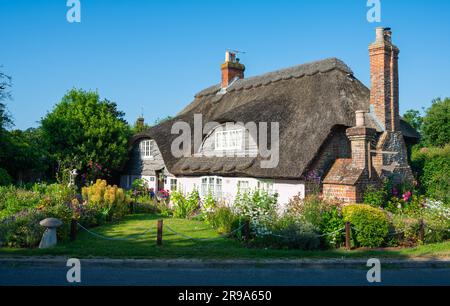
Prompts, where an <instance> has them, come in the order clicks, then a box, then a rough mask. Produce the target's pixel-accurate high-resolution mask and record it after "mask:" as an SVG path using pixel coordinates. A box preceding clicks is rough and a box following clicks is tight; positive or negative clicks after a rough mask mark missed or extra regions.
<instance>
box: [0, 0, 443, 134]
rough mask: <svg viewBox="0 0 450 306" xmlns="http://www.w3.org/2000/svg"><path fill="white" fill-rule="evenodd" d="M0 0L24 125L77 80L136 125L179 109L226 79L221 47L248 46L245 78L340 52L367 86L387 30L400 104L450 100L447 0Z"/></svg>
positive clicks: (0, 53)
mask: <svg viewBox="0 0 450 306" xmlns="http://www.w3.org/2000/svg"><path fill="white" fill-rule="evenodd" d="M366 2H367V0H340V1H333V0H307V1H306V0H305V1H294V0H290V1H289V0H278V1H275V0H273V1H269V0H240V1H237V0H226V1H225V0H221V1H218V0H217V1H216V0H208V1H206V0H184V1H181V0H178V1H174V0H163V1H151V0H148V1H144V0H142V1H138V0H127V1H125V0H124V1H117V0H115V1H114V0H81V6H82V7H81V14H82V16H81V23H72V24H71V23H68V22H67V20H66V12H67V10H68V8H67V7H66V0H41V1H38V0H35V1H31V0H29V1H26V0H0V37H1V40H0V44H1V45H0V65H2V66H3V68H2V69H3V71H4V72H5V73H7V74H9V75H11V76H12V77H13V83H14V86H13V88H12V94H13V98H14V99H13V100H12V101H9V102H8V108H9V111H10V113H11V114H12V115H13V118H14V121H15V124H16V126H15V127H16V128H20V129H25V128H28V127H32V126H34V127H35V126H37V125H38V121H39V120H40V118H42V117H43V116H45V114H46V113H47V111H49V110H51V109H52V108H53V106H54V105H55V103H57V102H58V101H60V99H61V97H62V96H63V95H64V94H65V93H66V92H67V90H69V89H71V88H73V87H77V88H83V89H91V90H97V91H98V92H99V93H100V95H101V97H103V98H108V99H109V100H112V101H115V102H117V104H118V105H119V108H120V109H121V110H123V111H125V112H126V119H127V120H128V121H129V122H134V121H135V119H136V117H138V116H139V115H140V113H141V108H142V107H143V108H144V116H145V118H146V120H147V121H148V122H150V123H152V122H153V121H154V120H155V119H157V118H158V117H165V116H167V115H175V114H176V113H177V112H178V111H180V110H181V109H182V108H183V107H184V106H185V105H187V104H188V103H190V102H191V101H192V99H193V96H194V94H195V93H196V92H198V91H199V90H201V89H203V88H205V87H207V86H210V85H213V84H216V83H218V82H219V81H220V64H221V63H222V62H223V60H224V52H225V49H227V48H231V49H238V50H244V51H246V54H243V55H241V56H240V57H241V61H242V62H243V63H244V64H245V65H246V66H247V71H246V76H253V75H258V74H261V73H264V72H269V71H272V70H276V69H280V68H284V67H289V66H293V65H297V64H301V63H305V62H310V61H314V60H319V59H323V58H327V57H338V58H340V59H342V60H344V61H345V62H346V63H347V64H348V65H349V66H350V67H351V68H352V69H353V71H354V72H355V75H356V77H357V78H359V79H360V80H361V81H362V82H363V83H365V84H366V85H369V59H368V51H367V47H368V45H369V43H370V42H372V41H373V40H374V36H375V33H374V31H375V30H374V29H375V27H377V26H390V27H392V29H393V39H394V42H395V43H396V44H397V45H398V46H399V48H400V50H401V53H400V98H401V100H400V104H401V112H404V111H405V110H407V109H410V108H416V109H420V108H422V107H423V106H429V105H430V101H431V100H432V99H433V98H435V97H445V96H450V77H449V71H450V1H448V0H442V1H440V0H434V1H425V0H413V1H409V0H381V4H382V22H381V23H369V22H368V21H367V19H366V13H367V10H368V8H367V7H366Z"/></svg>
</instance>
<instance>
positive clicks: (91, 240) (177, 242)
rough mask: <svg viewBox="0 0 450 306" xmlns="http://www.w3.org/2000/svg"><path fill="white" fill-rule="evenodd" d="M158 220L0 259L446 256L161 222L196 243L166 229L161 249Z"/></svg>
mask: <svg viewBox="0 0 450 306" xmlns="http://www.w3.org/2000/svg"><path fill="white" fill-rule="evenodd" d="M161 218H162V217H161V216H158V215H149V214H140V215H132V216H128V217H126V218H125V219H124V220H123V221H121V222H119V223H115V224H108V225H104V226H101V227H98V228H95V229H93V230H92V231H94V232H95V233H98V234H100V235H104V236H107V237H110V238H119V239H120V238H123V237H127V236H132V235H136V234H139V233H142V232H144V231H146V230H148V229H150V231H149V232H148V233H147V234H146V235H144V236H142V237H139V238H133V239H130V240H104V239H100V238H97V237H95V236H92V235H91V234H89V233H87V232H85V231H83V230H81V231H80V232H79V234H78V237H77V240H76V241H74V242H65V243H61V244H58V245H57V246H56V247H54V248H50V249H45V250H40V249H13V248H0V256H2V257H11V256H48V255H50V256H69V257H78V258H90V257H106V258H148V259H179V258H189V259H192V258H196V259H256V260H257V259H301V258H317V259H329V258H340V259H341V258H355V259H356V258H367V257H376V258H396V259H402V258H404V259H408V258H416V257H423V258H427V259H443V258H449V257H450V241H447V242H443V243H438V244H430V245H423V246H418V247H416V248H409V249H406V248H404V249H401V248H389V249H377V250H367V249H361V250H352V251H347V250H344V249H337V250H325V251H301V250H273V249H255V248H247V247H245V246H244V245H243V244H242V243H240V242H239V241H236V240H232V239H227V238H223V237H221V236H220V235H219V234H217V232H216V231H215V230H214V229H211V228H210V227H208V226H207V225H206V224H205V223H203V222H200V221H194V220H184V219H171V218H169V219H167V218H166V219H164V225H165V226H169V227H171V228H173V229H174V230H175V231H178V232H180V233H183V234H186V235H189V236H191V237H194V238H198V239H205V240H192V239H186V238H185V237H182V236H180V235H176V234H173V233H172V232H170V231H168V229H167V227H166V229H165V230H164V235H163V245H162V246H157V245H156V222H157V220H158V219H161Z"/></svg>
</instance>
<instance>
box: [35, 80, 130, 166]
mask: <svg viewBox="0 0 450 306" xmlns="http://www.w3.org/2000/svg"><path fill="white" fill-rule="evenodd" d="M123 117H124V113H123V112H121V111H119V110H118V109H117V105H116V103H114V102H111V101H108V100H100V97H99V95H98V93H97V92H92V91H83V90H77V89H73V90H71V91H69V92H68V93H67V94H66V95H65V96H64V97H63V98H62V100H61V102H60V103H59V104H57V105H56V106H55V108H54V109H53V111H52V112H50V113H48V114H47V115H46V116H45V118H43V119H42V121H41V124H42V131H43V137H44V138H45V141H46V144H47V146H48V151H49V153H50V155H51V156H52V157H53V158H54V159H55V160H58V161H61V162H64V163H67V162H72V163H74V162H75V163H77V165H76V166H77V167H76V168H78V169H79V170H81V171H82V172H83V171H84V172H86V171H87V170H88V169H89V166H90V165H92V164H93V163H94V164H98V165H101V166H102V169H104V170H105V171H108V172H109V173H114V172H115V171H117V170H119V168H120V167H121V165H122V164H123V162H124V161H125V159H126V158H127V153H128V138H129V137H130V135H131V131H130V128H129V126H128V124H127V122H126V121H125V120H124V119H123ZM104 173H105V172H103V174H104Z"/></svg>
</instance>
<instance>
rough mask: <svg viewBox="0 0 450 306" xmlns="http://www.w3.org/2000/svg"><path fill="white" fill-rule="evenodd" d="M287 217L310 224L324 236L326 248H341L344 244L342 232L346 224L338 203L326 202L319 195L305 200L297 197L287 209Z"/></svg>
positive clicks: (323, 241)
mask: <svg viewBox="0 0 450 306" xmlns="http://www.w3.org/2000/svg"><path fill="white" fill-rule="evenodd" d="M286 215H287V216H289V217H290V218H293V219H295V220H299V221H301V222H303V223H309V224H311V225H313V226H314V227H315V228H316V229H319V230H320V232H321V233H322V234H327V235H324V236H322V243H323V245H324V246H325V247H334V246H339V245H340V244H342V243H343V242H344V239H345V234H344V231H343V230H342V229H343V227H344V225H345V222H344V220H343V217H342V213H341V206H340V204H338V203H334V202H330V201H325V200H323V199H322V198H321V197H320V196H318V195H312V196H308V197H306V198H305V199H302V198H300V197H299V196H296V197H294V198H292V199H291V200H290V201H289V203H288V205H287V208H286Z"/></svg>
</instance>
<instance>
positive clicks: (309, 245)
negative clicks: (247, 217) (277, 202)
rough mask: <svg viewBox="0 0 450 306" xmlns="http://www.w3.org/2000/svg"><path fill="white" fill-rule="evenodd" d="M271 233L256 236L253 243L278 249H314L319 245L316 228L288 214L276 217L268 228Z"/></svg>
mask: <svg viewBox="0 0 450 306" xmlns="http://www.w3.org/2000/svg"><path fill="white" fill-rule="evenodd" d="M270 230H271V232H272V233H271V234H270V235H267V236H266V237H257V238H256V239H255V240H254V241H253V244H254V245H256V246H264V247H271V248H278V249H300V250H314V249H318V248H319V247H320V238H319V235H318V234H317V229H316V228H315V227H314V226H313V225H312V224H311V223H307V222H301V221H299V220H296V219H293V218H291V217H289V216H285V217H282V218H280V219H278V220H277V221H276V222H274V224H273V225H272V227H271V228H270Z"/></svg>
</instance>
